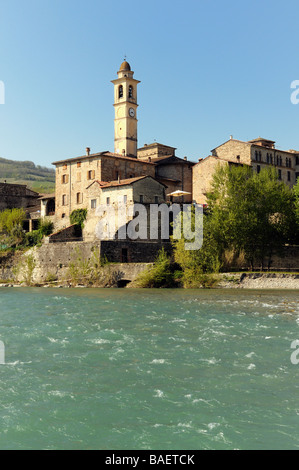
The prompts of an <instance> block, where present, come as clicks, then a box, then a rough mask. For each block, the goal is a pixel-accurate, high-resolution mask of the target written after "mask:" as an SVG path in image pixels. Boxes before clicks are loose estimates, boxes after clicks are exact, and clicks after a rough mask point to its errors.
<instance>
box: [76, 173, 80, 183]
mask: <svg viewBox="0 0 299 470" xmlns="http://www.w3.org/2000/svg"><path fill="white" fill-rule="evenodd" d="M80 181H81V173H77V182H78V183H80Z"/></svg>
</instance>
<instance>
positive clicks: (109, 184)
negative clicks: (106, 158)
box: [86, 175, 165, 189]
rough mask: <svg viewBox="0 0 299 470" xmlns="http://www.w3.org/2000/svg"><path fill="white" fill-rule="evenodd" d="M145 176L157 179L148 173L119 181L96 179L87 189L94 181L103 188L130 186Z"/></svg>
mask: <svg viewBox="0 0 299 470" xmlns="http://www.w3.org/2000/svg"><path fill="white" fill-rule="evenodd" d="M144 178H151V179H153V180H155V181H157V180H156V179H155V178H153V177H152V176H148V175H144V176H136V177H135V178H127V179H124V180H119V181H118V180H116V181H99V180H95V181H93V182H92V183H91V184H90V185H89V186H87V188H86V189H88V188H90V186H91V185H93V184H94V183H97V184H98V185H99V186H100V187H101V188H102V189H106V188H114V187H118V186H128V185H130V184H133V183H135V182H136V181H140V180H143V179H144ZM157 182H158V183H159V184H162V185H163V186H165V184H163V183H161V182H160V181H157Z"/></svg>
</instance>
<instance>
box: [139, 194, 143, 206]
mask: <svg viewBox="0 0 299 470" xmlns="http://www.w3.org/2000/svg"><path fill="white" fill-rule="evenodd" d="M139 202H140V203H141V204H143V194H140V196H139Z"/></svg>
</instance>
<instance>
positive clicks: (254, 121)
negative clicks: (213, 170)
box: [0, 0, 299, 176]
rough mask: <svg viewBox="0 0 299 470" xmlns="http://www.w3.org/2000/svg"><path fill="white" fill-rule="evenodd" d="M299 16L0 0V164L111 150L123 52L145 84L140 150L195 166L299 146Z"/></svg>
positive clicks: (194, 2)
mask: <svg viewBox="0 0 299 470" xmlns="http://www.w3.org/2000/svg"><path fill="white" fill-rule="evenodd" d="M298 17H299V3H298V1H297V0H296V1H295V0H294V1H292V0H285V1H275V0H259V1H256V0H251V1H250V2H247V1H246V2H245V1H243V0H239V1H231V0H227V1H223V0H184V1H177V0H171V1H169V0H160V1H157V0H151V1H148V2H144V1H143V0H138V1H135V0H133V1H132V0H128V1H119V0H115V1H108V0H107V1H102V0H84V1H83V0H26V1H25V0H1V2H0V81H3V82H4V84H5V104H4V105H0V156H1V157H4V158H11V159H15V160H32V161H34V162H35V163H37V164H40V165H46V166H50V164H51V162H53V161H55V160H60V159H63V158H71V157H75V156H78V155H82V154H84V153H85V147H87V146H88V147H90V148H91V151H92V152H98V151H104V150H111V151H113V149H114V142H113V138H114V121H113V120H114V108H113V85H112V84H111V80H113V79H114V78H116V72H117V70H118V69H119V66H120V64H121V62H122V60H123V58H124V55H125V54H126V56H127V60H128V61H129V62H130V64H131V67H132V69H133V70H134V72H135V78H136V79H138V80H141V83H140V85H139V88H138V102H139V108H138V120H139V122H138V145H139V147H141V146H143V145H144V144H145V143H151V142H154V140H156V141H157V142H161V143H164V144H166V145H170V146H173V147H177V155H178V156H180V157H183V156H185V155H186V156H188V158H190V159H191V160H194V161H197V159H198V158H200V157H205V156H207V155H209V153H210V150H211V149H212V148H214V147H216V146H217V145H219V144H220V143H222V142H224V141H226V140H228V139H229V136H230V135H233V136H234V138H236V139H240V140H250V139H253V138H256V137H258V136H259V135H261V136H262V137H265V138H268V139H272V140H275V141H276V145H277V147H278V148H282V149H290V148H295V149H299V104H298V105H294V104H292V103H291V101H290V96H291V92H292V90H291V88H290V84H291V82H292V81H293V80H298V79H299V60H298V59H299V35H298ZM0 176H1V175H0Z"/></svg>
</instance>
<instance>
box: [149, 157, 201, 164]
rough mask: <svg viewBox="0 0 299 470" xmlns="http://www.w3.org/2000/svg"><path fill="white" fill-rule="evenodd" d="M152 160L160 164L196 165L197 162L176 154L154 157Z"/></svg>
mask: <svg viewBox="0 0 299 470" xmlns="http://www.w3.org/2000/svg"><path fill="white" fill-rule="evenodd" d="M152 162H153V163H156V164H158V165H160V164H168V163H177V164H179V163H188V165H194V163H195V162H191V161H190V160H184V159H183V158H179V157H176V156H175V155H164V156H163V157H158V158H152Z"/></svg>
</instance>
